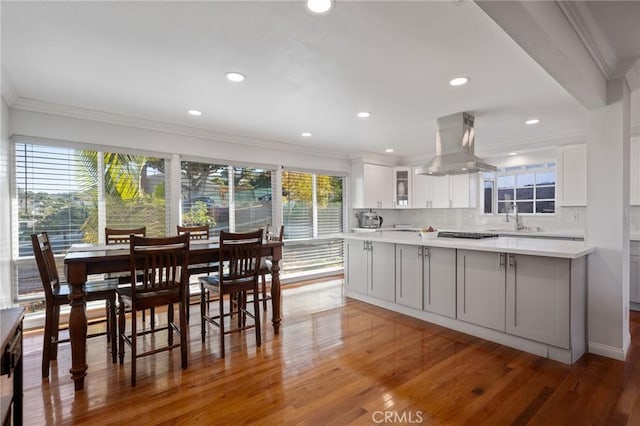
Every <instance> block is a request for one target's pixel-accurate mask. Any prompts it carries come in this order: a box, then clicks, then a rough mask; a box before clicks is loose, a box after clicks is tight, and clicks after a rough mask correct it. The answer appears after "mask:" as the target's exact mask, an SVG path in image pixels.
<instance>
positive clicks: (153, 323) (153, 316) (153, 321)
mask: <svg viewBox="0 0 640 426" xmlns="http://www.w3.org/2000/svg"><path fill="white" fill-rule="evenodd" d="M149 316H151V329H152V330H155V329H156V308H151V309H149Z"/></svg>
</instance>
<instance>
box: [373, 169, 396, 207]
mask: <svg viewBox="0 0 640 426" xmlns="http://www.w3.org/2000/svg"><path fill="white" fill-rule="evenodd" d="M378 168H379V169H378V179H377V182H376V187H377V189H378V200H379V201H380V207H379V208H383V209H390V208H393V168H392V167H387V166H378Z"/></svg>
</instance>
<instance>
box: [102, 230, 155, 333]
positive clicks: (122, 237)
mask: <svg viewBox="0 0 640 426" xmlns="http://www.w3.org/2000/svg"><path fill="white" fill-rule="evenodd" d="M132 235H137V236H139V237H146V236H147V227H146V226H141V227H140V228H128V229H123V228H108V227H107V228H104V241H105V244H106V245H112V244H127V245H128V244H129V241H131V236H132ZM106 277H107V278H117V279H118V282H119V283H120V284H129V283H130V282H131V275H130V273H129V272H114V273H109V274H107V275H106ZM149 317H150V318H151V321H150V326H151V328H155V326H156V315H155V310H154V309H151V311H150V312H149ZM146 321H147V316H146V312H145V311H143V312H142V322H146Z"/></svg>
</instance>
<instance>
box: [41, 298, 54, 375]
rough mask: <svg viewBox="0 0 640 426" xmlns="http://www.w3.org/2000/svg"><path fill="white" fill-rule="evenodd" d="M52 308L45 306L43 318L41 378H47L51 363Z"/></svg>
mask: <svg viewBox="0 0 640 426" xmlns="http://www.w3.org/2000/svg"><path fill="white" fill-rule="evenodd" d="M52 321H53V307H49V306H47V310H46V315H45V318H44V343H43V345H42V378H43V379H44V378H47V377H49V364H50V363H51V338H52V337H53V334H52V332H53V322H52Z"/></svg>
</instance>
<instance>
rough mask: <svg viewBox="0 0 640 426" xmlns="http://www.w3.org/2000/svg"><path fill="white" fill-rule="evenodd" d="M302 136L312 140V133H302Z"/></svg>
mask: <svg viewBox="0 0 640 426" xmlns="http://www.w3.org/2000/svg"><path fill="white" fill-rule="evenodd" d="M300 136H302V137H304V138H310V137H311V133H309V132H302V133H300Z"/></svg>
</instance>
